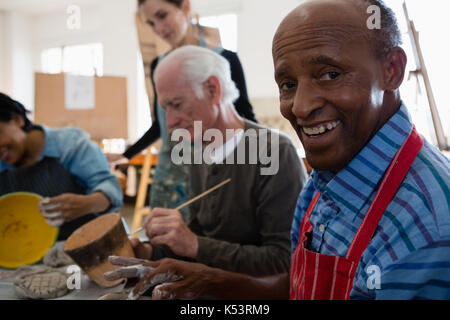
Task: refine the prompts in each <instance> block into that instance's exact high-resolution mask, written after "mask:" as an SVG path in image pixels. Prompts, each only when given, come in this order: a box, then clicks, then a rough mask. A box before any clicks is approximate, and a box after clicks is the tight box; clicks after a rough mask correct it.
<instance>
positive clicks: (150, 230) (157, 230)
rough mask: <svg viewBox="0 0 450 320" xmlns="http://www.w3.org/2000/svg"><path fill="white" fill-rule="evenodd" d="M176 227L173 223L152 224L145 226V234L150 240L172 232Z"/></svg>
mask: <svg viewBox="0 0 450 320" xmlns="http://www.w3.org/2000/svg"><path fill="white" fill-rule="evenodd" d="M176 227H177V225H176V223H174V222H167V223H152V224H150V225H149V226H147V229H146V234H147V236H148V237H149V238H150V239H152V238H154V237H156V236H161V235H164V234H167V233H169V232H170V231H172V230H174V229H175V228H176Z"/></svg>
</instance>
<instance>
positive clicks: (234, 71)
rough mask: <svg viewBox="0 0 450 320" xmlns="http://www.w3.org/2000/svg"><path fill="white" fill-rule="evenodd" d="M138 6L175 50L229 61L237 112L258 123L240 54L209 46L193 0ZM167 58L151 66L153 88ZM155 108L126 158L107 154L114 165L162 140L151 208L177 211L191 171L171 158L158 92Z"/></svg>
mask: <svg viewBox="0 0 450 320" xmlns="http://www.w3.org/2000/svg"><path fill="white" fill-rule="evenodd" d="M138 4H139V8H140V10H142V12H143V13H144V15H145V17H146V19H147V23H148V24H149V25H150V26H151V27H152V28H153V30H154V31H155V33H156V34H157V35H158V36H160V37H161V38H163V39H164V40H165V41H167V42H168V43H169V44H170V45H171V46H172V48H173V49H176V48H178V47H181V46H184V45H198V46H202V47H205V48H210V49H211V50H214V51H215V52H217V53H218V54H220V55H222V56H223V57H224V58H225V59H227V60H228V62H229V63H230V67H231V77H232V80H233V81H234V82H235V84H236V87H237V89H238V90H239V92H240V96H239V98H238V99H237V100H236V101H235V102H234V106H235V108H236V111H237V112H238V113H239V114H240V115H241V116H242V117H244V118H247V119H249V120H251V121H254V122H256V119H255V115H254V113H253V108H252V106H251V104H250V102H249V99H248V95H247V87H246V84H245V77H244V72H243V69H242V65H241V62H240V60H239V58H238V56H237V54H236V53H235V52H232V51H229V50H226V49H223V48H222V47H220V46H212V45H208V44H207V42H206V41H205V39H204V37H203V36H204V34H203V30H202V28H201V27H200V26H198V25H195V24H193V23H192V22H191V20H192V18H191V3H190V0H138ZM164 56H165V55H162V56H160V57H158V58H156V59H155V60H153V62H152V63H151V67H150V68H151V70H150V74H151V78H152V84H153V88H155V84H154V81H153V71H154V70H155V68H156V66H157V64H158V62H159V61H160V60H161V59H163V58H164ZM153 106H154V108H155V114H156V117H155V119H153V124H152V126H151V127H150V129H149V130H148V131H147V132H146V133H145V134H144V136H142V137H141V138H140V139H139V140H138V141H137V142H136V143H135V144H134V145H132V146H131V147H129V148H128V149H127V150H126V151H125V153H124V154H123V156H117V155H116V156H113V155H108V159H109V160H110V161H111V162H115V161H118V162H120V161H121V160H123V157H125V158H128V159H131V158H133V157H134V156H135V155H136V154H138V153H139V152H141V151H142V150H143V149H145V148H146V147H147V146H149V145H150V144H152V143H153V142H155V141H156V140H157V139H158V138H160V137H161V138H162V147H161V150H160V153H159V156H158V164H157V166H156V170H155V173H154V177H153V183H152V188H151V193H150V199H151V207H152V208H154V207H162V208H175V207H177V206H179V205H180V204H182V203H184V202H185V201H186V200H187V186H188V185H189V183H188V171H187V168H186V166H182V165H174V164H173V163H172V161H171V159H170V153H171V148H172V146H173V144H172V142H171V141H170V139H169V135H168V132H167V126H166V116H165V111H164V110H163V109H162V108H161V107H160V106H159V105H158V98H157V96H156V92H155V95H154V102H153ZM187 210H188V209H187V208H185V209H183V210H182V211H181V213H182V214H183V216H184V217H185V218H186V216H187V214H188V211H187Z"/></svg>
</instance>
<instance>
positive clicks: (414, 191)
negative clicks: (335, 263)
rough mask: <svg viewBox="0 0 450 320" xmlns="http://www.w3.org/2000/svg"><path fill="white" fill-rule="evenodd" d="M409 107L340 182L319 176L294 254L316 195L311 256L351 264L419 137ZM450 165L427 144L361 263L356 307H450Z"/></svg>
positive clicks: (303, 204)
mask: <svg viewBox="0 0 450 320" xmlns="http://www.w3.org/2000/svg"><path fill="white" fill-rule="evenodd" d="M412 126H413V124H412V122H411V118H410V116H409V114H408V111H407V109H406V107H405V106H404V105H402V106H401V108H400V109H399V111H398V112H397V113H396V114H395V115H394V116H393V117H392V118H391V119H390V120H389V121H388V122H387V123H386V124H385V125H384V126H383V127H382V128H381V129H380V130H379V131H378V132H377V134H376V135H375V136H374V137H373V138H372V139H371V141H370V142H369V143H368V144H367V145H366V146H365V147H364V148H363V149H362V150H361V152H360V153H359V154H358V155H357V156H356V157H354V158H353V160H352V161H351V162H350V163H349V164H348V165H347V167H345V168H344V169H343V170H341V171H340V172H338V173H337V174H335V173H332V172H326V171H313V172H312V174H311V177H310V179H309V180H308V182H307V184H306V186H305V188H304V189H303V191H302V192H301V194H300V197H299V199H298V203H297V208H296V212H295V216H294V221H293V225H292V231H291V237H292V251H294V249H295V248H296V246H297V242H298V236H299V227H300V223H301V220H302V218H303V215H304V214H305V212H306V210H307V208H308V205H309V203H310V202H311V200H312V198H313V196H314V194H315V193H316V192H319V193H320V195H321V196H320V199H319V201H318V202H317V205H316V207H315V209H314V211H313V212H312V214H311V224H312V226H313V236H312V242H311V248H310V250H312V251H315V252H320V253H322V254H328V255H337V256H341V257H343V256H345V255H346V253H347V251H348V248H349V246H350V244H351V242H352V240H353V237H354V236H355V234H356V231H357V230H358V228H359V226H360V224H361V222H362V220H363V218H364V216H365V214H366V212H367V210H368V208H369V206H370V204H371V202H372V199H373V198H374V196H375V193H376V192H377V190H378V186H379V184H380V183H381V181H382V179H383V176H384V173H385V171H386V170H387V168H388V167H389V164H390V162H391V160H392V159H393V157H394V156H395V154H396V153H397V151H398V150H399V148H400V146H401V145H402V144H403V142H404V141H405V140H406V138H407V136H408V134H409V133H410V132H411V130H412ZM449 190H450V161H449V159H448V158H446V157H445V156H444V155H443V154H442V153H440V152H439V151H438V150H437V149H436V148H435V147H433V146H432V145H431V144H429V143H428V142H427V141H425V144H424V146H423V147H422V149H421V150H420V152H419V154H418V156H417V158H416V159H415V161H414V163H413V165H412V166H411V168H410V170H409V172H408V174H407V175H406V177H405V179H404V180H403V182H402V184H401V186H400V188H399V190H398V191H397V193H396V194H395V196H394V198H393V200H392V201H391V202H390V204H389V206H388V207H387V209H386V211H385V212H384V214H383V216H382V218H381V220H380V222H379V224H378V227H377V229H376V231H375V234H374V236H373V238H372V240H371V242H370V244H369V246H368V248H367V249H366V251H365V252H364V253H363V256H362V257H361V261H360V263H359V265H358V269H357V271H356V274H355V278H354V281H353V290H352V291H351V293H350V299H450V205H449V203H450V191H449Z"/></svg>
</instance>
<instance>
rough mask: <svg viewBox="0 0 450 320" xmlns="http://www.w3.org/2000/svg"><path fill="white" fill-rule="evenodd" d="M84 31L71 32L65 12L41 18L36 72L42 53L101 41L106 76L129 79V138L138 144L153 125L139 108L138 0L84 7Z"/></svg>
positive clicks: (114, 0) (36, 38) (38, 20)
mask: <svg viewBox="0 0 450 320" xmlns="http://www.w3.org/2000/svg"><path fill="white" fill-rule="evenodd" d="M80 8H81V29H79V30H69V29H68V28H67V27H66V21H67V18H68V17H69V14H67V13H66V12H65V11H64V12H57V13H52V14H51V15H49V14H45V15H42V16H38V17H37V18H36V20H35V24H34V35H33V40H34V55H33V56H34V69H35V70H39V68H40V53H41V51H42V50H44V49H46V48H51V47H57V46H63V45H76V44H83V43H92V42H100V43H102V44H103V52H104V74H105V75H113V76H125V77H127V93H128V138H129V140H130V141H134V140H136V139H137V138H139V137H140V135H141V134H142V133H143V132H144V131H145V130H146V129H148V127H149V125H150V118H149V110H148V109H147V110H138V107H137V97H136V92H137V83H136V82H137V65H138V60H137V59H138V56H137V52H138V50H139V48H138V40H137V32H136V27H135V21H134V13H135V11H136V1H135V0H109V1H104V2H102V3H101V4H99V5H94V6H80Z"/></svg>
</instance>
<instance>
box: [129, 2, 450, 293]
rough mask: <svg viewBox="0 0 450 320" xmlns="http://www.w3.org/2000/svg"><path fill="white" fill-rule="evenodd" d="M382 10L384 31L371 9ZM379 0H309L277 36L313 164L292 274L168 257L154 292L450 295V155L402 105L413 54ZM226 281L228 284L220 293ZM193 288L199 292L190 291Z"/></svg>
mask: <svg viewBox="0 0 450 320" xmlns="http://www.w3.org/2000/svg"><path fill="white" fill-rule="evenodd" d="M371 5H378V6H379V7H380V9H381V19H382V22H381V29H380V30H370V29H369V28H368V27H367V23H366V22H367V19H368V18H369V16H368V14H367V8H368V7H369V6H371ZM400 39H401V35H400V32H399V29H398V26H397V22H396V19H395V16H394V14H393V12H392V11H391V10H390V9H389V8H387V7H386V6H385V5H384V3H383V2H382V1H377V0H309V1H304V2H303V3H302V4H301V5H300V6H299V7H298V8H296V9H295V10H294V11H292V12H291V13H290V14H289V15H288V16H287V17H286V18H285V19H284V21H283V22H282V23H281V25H280V26H279V29H278V31H277V33H276V35H275V37H274V41H273V58H274V65H275V77H276V81H277V83H278V86H279V88H280V108H281V113H282V114H283V116H284V117H285V118H287V119H289V120H290V122H291V124H292V126H293V127H294V128H295V130H296V131H297V134H298V136H299V138H300V140H301V141H302V143H303V146H304V147H305V150H306V157H307V159H308V161H309V163H310V164H311V166H312V167H313V168H314V171H313V173H312V175H311V177H310V179H309V181H308V183H307V185H306V187H305V188H304V189H303V191H302V192H301V194H300V197H299V200H298V205H297V209H296V212H295V217H294V222H293V227H292V233H291V237H292V244H293V247H292V248H293V252H292V259H291V270H290V274H287V273H286V274H283V275H277V276H271V277H266V278H252V277H248V276H243V275H237V274H234V273H230V272H225V271H222V270H218V269H212V268H208V267H206V266H203V265H200V264H188V263H181V262H178V261H173V260H163V261H160V262H151V263H148V266H149V267H154V268H156V269H155V270H152V271H151V272H150V273H149V274H147V275H146V276H145V277H144V278H143V279H142V280H141V282H140V283H139V284H138V286H137V287H136V288H135V292H136V293H137V292H139V289H141V288H142V287H143V286H146V285H147V284H148V283H149V282H150V281H151V280H152V279H154V276H155V275H157V274H161V273H167V272H168V271H169V272H170V273H171V274H174V275H176V276H182V277H183V279H182V280H179V281H177V282H175V283H171V284H163V285H161V286H159V287H158V288H157V289H158V290H155V291H154V295H155V297H159V298H168V297H170V298H173V297H175V298H182V297H195V296H200V295H203V294H206V293H207V294H212V295H214V296H217V297H219V298H233V299H239V298H252V299H260V298H288V297H290V298H291V299H349V298H352V299H417V298H419V299H420V298H424V299H450V266H449V264H448V261H450V207H449V201H450V191H449V189H450V162H449V160H448V159H447V158H446V157H445V156H443V155H442V154H441V153H440V152H439V151H438V150H437V149H436V148H435V147H433V146H432V145H430V144H429V143H428V142H426V141H424V140H423V138H422V137H421V136H420V135H418V134H417V132H416V130H415V127H414V125H413V123H412V122H411V119H410V116H409V114H408V110H407V107H406V106H405V105H404V104H403V103H402V101H401V98H400V93H399V87H400V85H401V83H402V81H403V78H404V73H405V65H406V55H405V53H404V51H403V50H402V49H401V48H400V47H399V45H400V42H401V40H400ZM225 288H226V290H224V289H225ZM193 293H195V294H193Z"/></svg>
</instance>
